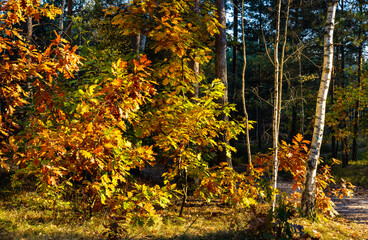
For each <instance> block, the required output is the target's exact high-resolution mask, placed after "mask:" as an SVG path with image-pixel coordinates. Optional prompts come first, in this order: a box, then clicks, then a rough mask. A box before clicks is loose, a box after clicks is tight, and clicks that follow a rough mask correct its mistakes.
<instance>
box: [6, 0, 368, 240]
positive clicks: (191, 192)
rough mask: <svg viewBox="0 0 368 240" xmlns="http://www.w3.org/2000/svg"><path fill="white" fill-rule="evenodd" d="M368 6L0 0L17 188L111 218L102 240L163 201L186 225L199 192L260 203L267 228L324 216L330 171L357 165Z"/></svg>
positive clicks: (139, 221)
mask: <svg viewBox="0 0 368 240" xmlns="http://www.w3.org/2000/svg"><path fill="white" fill-rule="evenodd" d="M367 11H368V4H367V2H366V1H365V0H351V1H347V0H340V1H314V0H307V1H305V0H293V1H292V0H285V1H281V0H278V1H276V0H275V1H273V0H270V1H268V0H257V1H253V0H251V1H248V0H247V1H245V0H243V1H240V0H233V1H224V0H215V1H211V0H203V1H202V0H178V1H166V0H162V1H153V0H146V1H140V0H134V1H131V2H129V1H121V0H120V1H115V0H95V1H85V0H55V1H48V0H44V1H38V0H8V1H5V2H1V7H0V54H1V59H0V76H1V79H2V80H1V84H0V111H1V116H0V139H1V150H0V157H1V158H0V164H1V167H2V168H3V170H4V171H5V170H6V171H8V174H7V175H6V176H7V177H9V179H10V178H11V182H12V189H13V190H11V191H16V190H15V189H18V190H19V189H24V188H27V187H31V188H32V190H36V191H37V192H38V193H39V194H41V196H42V198H43V199H44V201H48V202H50V204H51V205H53V206H54V207H55V206H57V205H58V204H59V203H61V202H68V204H69V206H73V208H76V207H77V206H78V208H80V209H82V211H83V212H85V213H88V214H86V215H88V216H89V217H92V216H93V215H94V214H95V213H102V212H103V213H106V212H108V214H104V215H106V216H108V219H109V224H107V225H105V227H106V228H107V229H109V230H108V234H107V235H108V236H109V237H110V238H111V239H114V237H116V238H117V237H118V236H123V235H126V234H127V232H126V230H123V229H122V228H120V227H118V226H120V225H119V224H120V223H121V224H128V225H140V226H147V225H153V224H155V223H157V222H159V221H160V219H161V218H162V214H161V212H162V211H161V209H166V208H167V207H169V206H171V205H172V204H174V205H176V206H178V215H179V216H183V213H185V206H186V204H187V203H188V201H190V199H193V198H196V199H203V200H205V201H207V202H208V203H209V202H211V201H215V202H216V201H219V202H221V203H223V204H225V205H226V206H227V207H230V208H233V209H238V210H239V209H251V208H252V206H255V205H257V204H258V203H259V202H262V203H263V202H267V203H270V205H269V206H270V209H271V210H270V212H271V213H272V214H271V215H270V216H272V217H270V221H276V223H280V222H278V221H281V220H280V219H278V217H277V214H275V212H277V211H281V210H280V209H284V208H283V207H284V206H286V205H287V206H288V207H290V208H292V209H299V210H300V212H301V214H302V215H303V216H309V217H311V216H312V217H313V216H314V217H315V216H316V213H317V212H318V213H323V214H327V215H328V214H330V215H334V210H333V203H332V201H331V199H330V198H329V197H327V195H326V194H327V193H326V189H327V188H330V187H331V186H332V185H331V184H334V183H335V180H333V177H332V175H331V165H333V164H335V165H339V164H341V166H342V167H343V168H345V167H347V166H348V165H349V164H350V163H352V162H357V161H358V160H360V159H362V158H365V148H366V139H367V134H368V132H367V129H368V125H367V124H366V123H367V122H368V121H367V119H366V117H367V114H366V112H367V111H366V109H367V104H368V98H367V96H368V94H367V91H368V85H367V84H368V82H367V79H368V78H367V76H368V72H367V70H368V69H367V66H368V65H367V58H366V53H367V41H366V40H367V28H368V18H367ZM331 26H332V27H331ZM329 27H330V28H329ZM329 36H331V37H332V36H333V38H331V39H330V40H331V41H332V42H333V43H332V44H330V43H329ZM328 57H331V59H333V63H332V62H331V65H328V62H326V61H327V60H326V59H327V58H328ZM325 72H327V73H326V75H324V73H325ZM326 76H327V77H326ZM325 77H326V78H325ZM321 79H322V81H321ZM325 80H326V82H330V83H329V84H327V85H326V86H327V88H328V89H329V90H328V98H327V99H326V98H324V99H323V98H322V97H321V98H319V96H320V95H319V92H320V91H322V90H321V89H323V88H324V85H322V84H321V82H322V83H323V82H325ZM317 95H318V98H317ZM319 102H325V104H326V105H323V106H322V105H321V106H322V107H321V109H323V113H322V115H320V114H321V113H318V104H317V103H319ZM316 105H317V110H316ZM324 111H326V115H325V112H324ZM316 116H317V117H316ZM321 116H323V119H324V118H326V119H325V120H323V122H321V123H318V121H317V120H318V119H320V117H321ZM315 119H317V120H316V121H315ZM317 125H318V126H319V127H320V128H321V129H322V135H321V134H317V135H316V133H315V132H314V131H316V127H317ZM322 136H323V142H322ZM321 143H322V146H321V145H319V144H321ZM310 144H312V147H311V148H312V149H313V151H310V150H309V148H310V146H311V145H310ZM314 146H316V147H314ZM314 149H316V151H314ZM314 153H315V156H314V157H315V158H316V159H317V161H314V160H313V154H314ZM320 154H321V156H322V158H321V159H320V160H318V159H319V157H320ZM308 156H309V158H308ZM337 159H340V160H341V163H340V162H339V161H338V160H337ZM318 163H319V167H318V169H319V171H318V172H317V173H314V174H313V171H314V170H315V171H317V164H318ZM314 164H315V165H314ZM279 173H280V174H281V178H280V176H279ZM309 176H312V177H309ZM309 178H311V180H310V179H309ZM285 179H286V180H292V181H293V184H294V188H293V190H296V189H299V190H298V191H296V192H294V193H293V197H291V198H282V199H284V200H285V201H287V202H288V204H290V205H288V204H286V203H285V202H282V201H279V202H277V199H280V198H281V197H280V196H281V195H280V192H279V191H278V190H277V188H278V187H277V181H278V180H285ZM9 182H10V181H9ZM308 182H311V185H308ZM337 182H339V183H341V181H337ZM25 185H27V187H25ZM351 188H352V185H351V184H350V183H347V182H345V181H344V180H343V181H342V184H339V185H338V186H335V188H334V189H333V190H331V189H330V190H329V191H330V193H332V194H334V195H336V196H341V197H343V196H345V195H350V194H351ZM308 194H309V195H308ZM276 196H279V197H276ZM284 200H283V201H284ZM285 209H286V208H285ZM285 209H284V210H285ZM287 213H289V212H288V210H285V212H284V214H287ZM254 214H255V212H254ZM160 216H161V217H160ZM275 219H276V220H275ZM281 222H282V221H281ZM118 223H119V224H118ZM284 223H285V224H286V223H287V219H286V220H284ZM116 224H117V225H116ZM257 227H259V228H260V229H261V228H262V227H261V225H259V226H257ZM279 227H280V229H282V230H274V228H272V227H270V228H269V229H268V230H269V232H270V234H271V235H272V236H274V237H275V238H278V237H285V236H286V237H290V238H291V237H292V236H293V234H294V237H295V234H299V233H300V234H301V232H298V231H296V230H295V228H294V230H292V228H291V227H290V225H287V224H286V225H282V226H281V225H280V226H279ZM268 230H267V231H268ZM265 231H266V230H265ZM303 236H306V235H303ZM303 239H304V238H303ZM305 239H306V238H305Z"/></svg>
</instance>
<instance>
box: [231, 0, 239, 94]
mask: <svg viewBox="0 0 368 240" xmlns="http://www.w3.org/2000/svg"><path fill="white" fill-rule="evenodd" d="M233 5H234V21H233V36H234V45H233V61H232V63H233V78H232V79H233V84H234V86H236V79H237V73H238V61H237V60H238V25H239V24H238V15H239V11H238V7H239V2H238V0H234V2H233ZM234 93H236V88H235V87H234Z"/></svg>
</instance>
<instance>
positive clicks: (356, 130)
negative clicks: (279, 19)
mask: <svg viewBox="0 0 368 240" xmlns="http://www.w3.org/2000/svg"><path fill="white" fill-rule="evenodd" d="M359 12H360V14H362V13H363V3H362V1H359ZM359 23H360V24H359V41H360V43H359V48H358V79H357V80H358V82H357V85H358V86H357V87H358V89H360V82H361V75H362V64H363V41H364V40H363V39H362V24H363V23H362V21H359ZM359 109H360V101H359V99H358V100H357V101H356V103H355V116H354V134H353V149H352V150H353V156H352V160H353V161H357V160H358V140H357V139H358V133H359Z"/></svg>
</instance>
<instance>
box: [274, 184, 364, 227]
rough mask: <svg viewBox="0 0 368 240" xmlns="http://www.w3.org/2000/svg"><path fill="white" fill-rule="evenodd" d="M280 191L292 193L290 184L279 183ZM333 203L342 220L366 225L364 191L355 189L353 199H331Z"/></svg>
mask: <svg viewBox="0 0 368 240" xmlns="http://www.w3.org/2000/svg"><path fill="white" fill-rule="evenodd" d="M278 187H279V189H280V191H282V192H286V193H288V194H290V193H291V192H292V187H291V183H289V182H279V184H278ZM332 201H333V202H334V203H335V205H336V206H335V210H336V211H337V212H338V213H339V214H341V216H343V217H344V218H346V219H348V220H351V221H353V222H355V223H359V224H367V225H368V192H367V191H366V190H364V189H360V188H358V189H356V191H355V193H354V197H353V198H346V197H345V198H343V199H339V198H336V197H335V198H332Z"/></svg>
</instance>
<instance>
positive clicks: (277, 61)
mask: <svg viewBox="0 0 368 240" xmlns="http://www.w3.org/2000/svg"><path fill="white" fill-rule="evenodd" d="M281 5H282V3H281V0H278V2H277V19H276V33H275V42H274V61H273V63H274V69H275V75H274V102H273V121H272V130H273V168H272V179H271V186H272V187H273V188H274V189H276V188H277V176H278V169H279V164H280V163H279V159H278V148H279V145H278V143H279V133H280V119H281V118H280V116H281V102H282V79H283V69H284V63H285V49H286V42H287V29H288V28H287V26H288V20H289V8H290V1H289V0H288V2H287V10H286V20H285V30H284V39H283V40H284V42H283V45H282V50H281V58H280V57H279V44H280V28H281ZM275 206H276V198H275V197H274V199H273V203H272V209H273V210H274V209H275Z"/></svg>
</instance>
